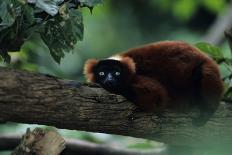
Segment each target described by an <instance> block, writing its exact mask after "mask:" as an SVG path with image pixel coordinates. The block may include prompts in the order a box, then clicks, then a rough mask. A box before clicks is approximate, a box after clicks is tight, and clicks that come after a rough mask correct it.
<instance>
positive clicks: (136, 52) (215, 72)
mask: <svg viewBox="0 0 232 155" xmlns="http://www.w3.org/2000/svg"><path fill="white" fill-rule="evenodd" d="M119 56H120V57H122V58H124V60H126V59H128V60H127V61H123V62H122V63H124V64H126V63H127V66H134V64H135V67H132V68H128V69H129V70H131V72H132V73H135V74H134V78H132V80H131V81H128V83H129V85H130V88H131V89H132V90H133V91H134V92H135V96H134V98H135V102H136V104H137V105H139V106H140V107H142V109H145V110H147V111H151V110H152V111H162V110H164V109H165V108H167V106H170V105H171V106H172V105H173V107H177V109H178V108H179V107H181V106H185V105H179V104H182V103H184V102H186V101H188V100H190V99H193V98H194V97H195V96H194V95H195V94H196V92H195V91H196V89H198V88H199V94H200V95H202V98H203V99H204V102H205V103H204V104H205V105H204V106H205V107H208V108H209V109H208V110H210V111H215V110H216V108H217V106H218V104H219V101H220V97H221V95H222V93H223V83H222V81H221V79H220V74H219V69H218V66H217V64H216V63H215V62H214V61H213V60H212V59H210V58H209V57H208V56H207V55H205V54H204V53H202V52H201V51H199V50H198V49H197V48H195V47H193V46H191V45H189V44H187V43H185V42H181V41H164V42H158V43H153V44H148V45H145V46H142V47H138V48H132V49H129V50H128V51H126V52H124V53H122V54H119ZM132 60H133V61H132ZM132 62H133V65H131V64H132ZM85 68H87V69H86V70H89V71H90V72H88V73H91V67H90V65H89V67H88V66H87V67H85ZM198 68H200V73H201V77H200V78H201V79H200V83H199V86H198V85H197V84H196V81H194V80H193V78H198V77H193V75H194V72H196V73H197V75H198V72H199V71H198ZM135 69H136V71H135ZM89 77H90V78H89ZM87 79H88V80H90V81H92V82H94V80H92V79H93V78H92V75H91V76H89V75H88V74H87ZM197 93H198V92H197ZM177 104H178V106H177ZM200 104H201V103H200Z"/></svg>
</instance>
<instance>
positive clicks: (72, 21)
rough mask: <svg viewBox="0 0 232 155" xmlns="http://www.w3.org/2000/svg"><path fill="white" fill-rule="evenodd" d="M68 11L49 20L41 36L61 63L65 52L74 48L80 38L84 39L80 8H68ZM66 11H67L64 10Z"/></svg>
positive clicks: (53, 55) (56, 59)
mask: <svg viewBox="0 0 232 155" xmlns="http://www.w3.org/2000/svg"><path fill="white" fill-rule="evenodd" d="M66 11H67V13H65V15H63V14H62V16H58V17H56V18H54V19H51V20H49V21H47V23H46V24H45V29H44V32H43V33H42V34H41V37H42V39H43V41H44V43H45V44H46V45H47V46H48V48H49V50H50V53H51V55H52V57H53V58H54V60H55V61H56V62H58V63H60V59H61V58H62V57H64V52H69V51H71V50H72V49H73V47H74V45H75V44H76V42H77V41H78V40H82V39H83V30H84V28H83V19H82V14H81V12H80V11H78V10H74V9H71V10H66ZM64 12H65V11H64Z"/></svg>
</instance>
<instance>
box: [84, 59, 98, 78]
mask: <svg viewBox="0 0 232 155" xmlns="http://www.w3.org/2000/svg"><path fill="white" fill-rule="evenodd" d="M97 63H98V61H97V60H96V59H89V60H87V61H86V62H85V66H84V74H85V76H86V79H87V80H88V81H89V82H95V78H94V73H93V68H94V66H95V65H96V64H97Z"/></svg>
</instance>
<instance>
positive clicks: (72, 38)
mask: <svg viewBox="0 0 232 155" xmlns="http://www.w3.org/2000/svg"><path fill="white" fill-rule="evenodd" d="M101 2H102V0H49V1H48V0H1V1H0V55H1V56H2V57H3V59H4V61H6V62H10V56H9V54H8V52H9V51H11V52H17V51H19V50H20V48H21V46H22V44H23V43H24V42H25V41H26V40H28V39H29V38H30V37H31V36H32V35H33V34H35V33H38V34H39V35H40V36H41V38H42V40H43V42H44V43H45V44H46V45H47V46H48V48H49V50H50V53H51V55H52V57H53V58H54V59H55V61H56V62H58V63H59V62H60V59H61V58H62V57H64V52H69V51H70V50H71V49H73V47H74V45H75V44H76V43H77V41H79V40H82V39H83V30H84V27H83V19H82V13H81V11H80V8H81V7H88V8H90V9H91V10H92V8H93V7H94V6H95V5H97V4H99V3H101Z"/></svg>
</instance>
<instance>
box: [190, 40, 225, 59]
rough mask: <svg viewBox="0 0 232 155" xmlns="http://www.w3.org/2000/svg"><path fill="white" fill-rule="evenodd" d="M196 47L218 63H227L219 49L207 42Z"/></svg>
mask: <svg viewBox="0 0 232 155" xmlns="http://www.w3.org/2000/svg"><path fill="white" fill-rule="evenodd" d="M195 46H196V47H197V48H199V49H200V50H201V51H202V52H205V53H207V54H208V55H209V56H210V57H212V58H213V59H214V60H215V61H217V63H221V62H223V61H225V58H224V55H223V53H222V51H221V49H220V48H219V47H217V46H214V45H212V44H210V43H206V42H200V43H197V44H195Z"/></svg>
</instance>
